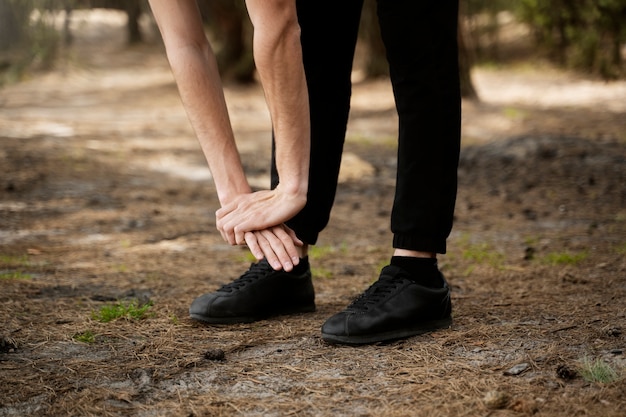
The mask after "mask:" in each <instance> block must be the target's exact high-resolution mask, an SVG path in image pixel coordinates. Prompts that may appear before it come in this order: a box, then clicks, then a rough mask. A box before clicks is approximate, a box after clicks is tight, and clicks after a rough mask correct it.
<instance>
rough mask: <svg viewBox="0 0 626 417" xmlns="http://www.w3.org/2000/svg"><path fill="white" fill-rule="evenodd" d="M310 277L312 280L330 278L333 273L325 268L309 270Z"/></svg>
mask: <svg viewBox="0 0 626 417" xmlns="http://www.w3.org/2000/svg"><path fill="white" fill-rule="evenodd" d="M311 275H312V276H313V278H323V279H328V278H332V276H333V273H332V272H331V271H330V270H328V269H326V268H311Z"/></svg>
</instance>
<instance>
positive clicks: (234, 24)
mask: <svg viewBox="0 0 626 417" xmlns="http://www.w3.org/2000/svg"><path fill="white" fill-rule="evenodd" d="M198 4H199V6H200V8H201V10H202V13H203V16H204V18H205V21H206V27H207V32H208V33H209V35H210V36H211V38H212V39H214V40H215V43H214V45H215V46H216V50H217V52H218V59H219V64H220V68H221V71H222V73H223V76H224V78H225V79H227V80H230V81H235V82H240V83H249V82H252V81H254V63H253V60H252V53H251V36H252V30H251V27H250V22H249V20H248V17H247V14H246V10H245V5H244V0H200V1H198ZM460 6H461V7H460V8H461V12H460V19H459V28H460V30H459V41H460V46H461V48H460V52H459V54H460V62H461V79H462V85H463V95H464V97H466V98H476V97H477V96H476V91H475V89H474V88H473V85H472V82H471V77H470V70H471V68H472V66H473V65H476V64H482V65H493V64H495V65H497V64H500V63H503V62H519V61H522V60H537V59H542V60H549V61H550V62H552V63H554V64H555V65H557V66H560V67H562V68H567V69H573V70H575V71H580V72H583V73H586V74H588V75H590V76H592V77H599V78H602V79H606V80H611V79H620V78H624V76H625V75H626V71H625V65H624V60H625V55H626V0H461V5H460ZM86 8H107V9H117V10H122V11H124V12H125V14H126V15H127V17H128V23H127V26H126V30H127V37H128V42H129V43H130V44H137V43H142V42H153V41H154V37H152V39H148V36H146V34H145V33H143V31H144V30H145V27H146V26H148V27H152V28H153V29H154V22H153V20H152V17H151V14H150V9H149V6H148V4H147V1H146V0H0V73H1V74H2V77H0V85H2V84H5V83H11V82H15V81H18V80H20V79H22V78H23V77H24V76H26V75H27V74H29V73H30V72H32V71H42V70H44V71H45V70H49V69H52V68H54V67H55V65H56V64H58V63H59V61H60V60H63V59H65V58H66V57H64V56H63V54H62V53H61V52H60V51H62V50H63V48H64V47H66V46H68V45H70V44H71V43H72V33H71V30H70V23H71V19H72V12H73V11H74V10H78V9H86ZM142 19H143V20H142ZM142 21H143V22H144V24H143V25H142V24H141V22H142ZM145 22H148V23H145ZM511 24H515V25H516V26H515V27H516V28H517V29H516V30H513V31H511V30H508V31H506V32H505V31H504V30H503V28H506V27H510V25H511ZM142 28H143V30H142ZM152 32H153V33H154V31H152ZM522 38H523V39H524V43H523V47H522V45H521V44H520V45H519V46H518V42H517V41H519V40H520V39H522ZM529 40H530V42H529ZM529 46H530V48H529ZM529 51H530V52H531V53H530V54H529ZM356 62H357V65H358V66H359V69H360V73H361V76H362V78H364V79H366V78H374V77H381V76H385V75H386V74H387V65H386V61H385V58H384V46H383V45H382V42H381V40H380V36H379V31H378V25H377V23H376V1H375V0H365V6H364V9H363V14H362V24H361V34H360V43H359V47H358V50H357V61H356Z"/></svg>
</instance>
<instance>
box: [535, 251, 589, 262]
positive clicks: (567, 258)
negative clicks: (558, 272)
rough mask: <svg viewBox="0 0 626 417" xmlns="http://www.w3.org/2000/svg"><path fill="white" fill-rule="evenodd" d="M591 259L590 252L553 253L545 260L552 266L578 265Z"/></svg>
mask: <svg viewBox="0 0 626 417" xmlns="http://www.w3.org/2000/svg"><path fill="white" fill-rule="evenodd" d="M588 257H589V252H587V251H584V252H578V253H570V252H552V253H549V254H547V255H546V256H545V257H544V258H543V259H544V262H546V263H548V264H550V265H578V264H579V263H581V262H582V261H584V260H585V259H587V258H588Z"/></svg>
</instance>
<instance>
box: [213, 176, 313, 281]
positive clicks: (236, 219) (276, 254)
mask: <svg viewBox="0 0 626 417" xmlns="http://www.w3.org/2000/svg"><path fill="white" fill-rule="evenodd" d="M305 203H306V197H302V196H300V195H296V194H289V193H285V192H283V191H282V190H280V189H279V188H276V189H274V190H263V191H257V192H254V193H249V194H240V195H238V196H237V197H235V198H234V199H233V200H232V201H230V202H229V203H227V204H224V206H222V208H220V209H219V210H217V212H216V213H215V218H216V226H217V229H218V230H219V232H220V233H221V235H222V237H223V238H224V240H226V241H227V242H228V243H230V244H231V245H244V244H246V245H248V247H249V249H250V251H251V252H252V254H253V255H254V256H255V258H257V259H262V258H263V257H265V258H266V259H267V260H268V262H269V263H270V265H272V267H273V268H274V269H277V270H278V269H285V270H286V271H290V270H291V269H292V268H293V266H294V265H297V264H298V261H299V257H298V252H297V250H296V246H302V245H303V242H302V241H301V240H300V239H298V237H297V236H296V234H295V233H294V231H293V230H291V229H290V228H289V227H287V226H286V225H284V222H286V221H287V220H289V219H291V218H292V217H293V216H295V215H296V214H297V213H298V212H299V211H300V210H302V208H303V207H304V205H305Z"/></svg>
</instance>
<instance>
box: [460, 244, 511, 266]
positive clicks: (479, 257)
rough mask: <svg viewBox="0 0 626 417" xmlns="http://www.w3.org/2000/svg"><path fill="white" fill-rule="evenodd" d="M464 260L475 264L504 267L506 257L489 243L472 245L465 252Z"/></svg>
mask: <svg viewBox="0 0 626 417" xmlns="http://www.w3.org/2000/svg"><path fill="white" fill-rule="evenodd" d="M463 259H466V260H468V261H472V262H475V263H481V264H483V263H484V264H489V265H491V266H493V267H499V266H501V265H502V262H503V260H504V255H502V254H501V253H499V252H497V251H496V250H494V249H493V248H492V247H491V246H490V245H489V244H487V243H480V244H472V245H470V246H468V247H467V248H466V249H464V250H463Z"/></svg>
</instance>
